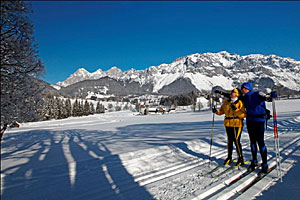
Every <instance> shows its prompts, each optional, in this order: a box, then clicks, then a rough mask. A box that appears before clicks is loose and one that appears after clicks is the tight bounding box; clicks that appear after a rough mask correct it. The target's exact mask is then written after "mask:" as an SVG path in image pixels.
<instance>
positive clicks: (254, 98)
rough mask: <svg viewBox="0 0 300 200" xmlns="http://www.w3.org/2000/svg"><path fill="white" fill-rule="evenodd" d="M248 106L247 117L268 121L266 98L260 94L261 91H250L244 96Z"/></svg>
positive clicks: (245, 103)
mask: <svg viewBox="0 0 300 200" xmlns="http://www.w3.org/2000/svg"><path fill="white" fill-rule="evenodd" d="M242 100H243V102H244V105H245V108H246V113H247V115H246V119H247V120H249V121H255V122H264V121H266V118H267V114H266V112H267V111H266V104H265V100H264V99H263V98H262V96H261V95H260V94H259V91H250V92H248V93H247V94H245V95H244V96H243V98H242Z"/></svg>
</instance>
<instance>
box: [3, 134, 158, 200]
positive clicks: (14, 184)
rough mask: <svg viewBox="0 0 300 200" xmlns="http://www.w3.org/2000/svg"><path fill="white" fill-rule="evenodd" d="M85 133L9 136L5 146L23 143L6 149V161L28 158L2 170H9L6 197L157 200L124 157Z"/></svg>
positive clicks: (5, 140)
mask: <svg viewBox="0 0 300 200" xmlns="http://www.w3.org/2000/svg"><path fill="white" fill-rule="evenodd" d="M80 133H82V130H68V131H61V132H53V131H44V130H43V131H30V132H23V133H21V134H20V133H19V134H9V136H8V137H6V138H5V139H4V140H3V147H8V146H17V149H18V150H13V151H11V152H9V153H8V152H6V153H4V154H3V160H2V162H9V161H6V160H7V159H14V160H13V161H12V162H18V160H22V159H23V160H24V161H25V162H20V164H16V165H14V166H12V167H5V169H4V170H1V174H5V177H4V178H3V179H2V180H3V182H2V184H3V186H4V187H3V191H2V195H1V196H2V199H6V200H8V199H31V200H33V199H37V200H40V199H55V200H56V199H153V197H152V196H151V195H150V194H149V193H148V192H147V191H146V190H145V189H144V188H143V187H140V186H139V185H138V183H136V182H134V179H133V177H132V176H131V175H130V174H129V173H128V172H127V170H126V169H125V168H124V166H123V165H122V162H121V160H120V158H119V156H118V155H111V152H110V151H109V150H108V148H107V147H106V146H105V145H104V144H102V143H101V141H95V142H92V141H86V140H83V139H82V137H81V135H80ZM98 134H100V133H98ZM57 135H60V136H61V139H57V138H55V137H56V136H57ZM25 138H26V139H25ZM23 139H24V140H23ZM45 140H48V141H50V144H45V143H44V141H45ZM22 141H23V143H22ZM16 142H18V143H16ZM19 150H21V152H20V151H19ZM66 152H67V153H66ZM68 159H69V160H68ZM70 159H71V160H70Z"/></svg>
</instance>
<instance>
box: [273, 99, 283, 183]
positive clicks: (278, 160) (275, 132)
mask: <svg viewBox="0 0 300 200" xmlns="http://www.w3.org/2000/svg"><path fill="white" fill-rule="evenodd" d="M272 110H273V124H274V143H275V151H276V152H275V153H276V165H277V176H278V175H279V176H280V181H281V182H282V174H281V163H280V149H279V137H278V126H277V115H276V107H275V100H274V98H273V99H272Z"/></svg>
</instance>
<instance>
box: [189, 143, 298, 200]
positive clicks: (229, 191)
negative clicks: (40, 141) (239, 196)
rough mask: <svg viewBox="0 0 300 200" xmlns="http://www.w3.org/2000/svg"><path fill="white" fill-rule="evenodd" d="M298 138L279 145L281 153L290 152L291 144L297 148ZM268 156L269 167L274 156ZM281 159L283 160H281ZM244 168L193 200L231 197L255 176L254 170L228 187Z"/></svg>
mask: <svg viewBox="0 0 300 200" xmlns="http://www.w3.org/2000/svg"><path fill="white" fill-rule="evenodd" d="M299 140H300V137H297V138H295V139H294V140H292V141H291V142H289V143H288V144H285V145H284V147H281V149H280V151H282V150H283V149H284V151H282V152H281V154H285V156H288V155H289V154H290V153H291V152H292V151H291V149H288V148H289V147H291V146H295V147H293V149H294V148H297V147H298V146H299V144H298V143H297V142H299ZM269 158H271V161H270V160H269V161H268V162H270V163H271V164H270V166H269V167H272V166H273V165H276V161H274V160H276V158H275V157H273V156H271V155H269V156H268V159H269ZM287 159H288V158H287ZM287 159H285V160H287ZM281 161H283V160H281ZM282 163H283V162H282ZM246 170H247V169H245V170H243V171H241V172H240V173H238V174H236V175H235V176H233V177H231V178H229V179H227V180H225V181H223V182H222V183H220V184H218V185H216V186H214V187H212V188H210V189H208V190H207V191H205V192H203V193H202V194H201V195H199V196H197V197H195V198H193V200H199V199H206V198H208V197H210V196H211V197H210V198H209V199H230V198H231V197H233V196H234V195H235V194H236V192H239V191H240V190H241V189H242V188H243V187H244V186H246V185H248V184H249V183H251V182H252V181H253V180H254V179H255V178H256V176H257V173H256V171H253V172H252V173H250V174H248V175H247V176H246V177H247V178H248V179H247V180H246V181H245V182H243V183H240V182H241V180H242V179H243V180H245V178H246V177H243V178H242V179H240V180H238V181H237V182H235V183H233V184H232V185H230V186H229V187H228V184H229V183H230V182H231V181H232V180H234V179H236V178H237V177H238V176H239V175H240V174H241V173H242V172H244V171H246ZM274 171H276V170H273V171H272V172H274ZM272 172H271V173H272ZM236 185H237V186H236ZM224 188H225V189H224ZM221 189H224V190H223V191H220V190H221ZM247 191H248V190H247ZM215 193H217V194H216V195H214V196H212V195H213V194H215Z"/></svg>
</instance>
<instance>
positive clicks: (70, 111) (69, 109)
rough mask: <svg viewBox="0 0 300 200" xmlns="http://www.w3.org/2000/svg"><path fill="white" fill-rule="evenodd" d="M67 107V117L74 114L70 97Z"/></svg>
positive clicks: (66, 103)
mask: <svg viewBox="0 0 300 200" xmlns="http://www.w3.org/2000/svg"><path fill="white" fill-rule="evenodd" d="M65 108H66V117H70V116H72V105H71V100H70V99H67V100H66V102H65Z"/></svg>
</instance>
